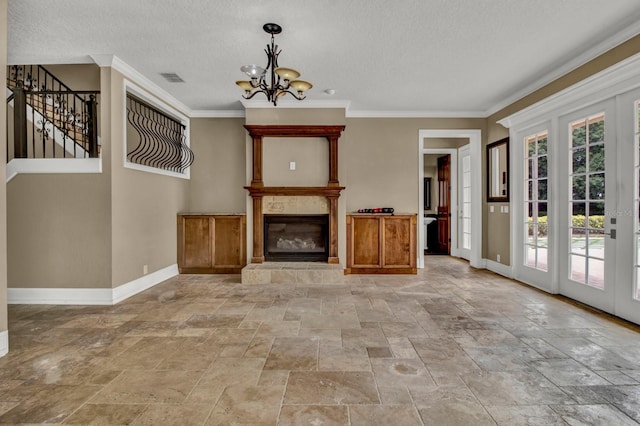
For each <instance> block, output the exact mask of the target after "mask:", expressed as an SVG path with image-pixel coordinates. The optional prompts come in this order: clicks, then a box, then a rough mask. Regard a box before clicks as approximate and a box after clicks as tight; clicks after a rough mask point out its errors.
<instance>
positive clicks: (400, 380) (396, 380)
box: [371, 358, 435, 386]
mask: <svg viewBox="0 0 640 426" xmlns="http://www.w3.org/2000/svg"><path fill="white" fill-rule="evenodd" d="M371 367H372V368H373V373H374V375H375V379H376V383H378V384H379V385H381V386H398V385H403V386H433V385H435V382H434V381H433V378H432V377H431V375H430V374H429V372H428V371H427V369H426V368H425V366H424V364H423V363H422V361H420V360H417V359H398V358H392V359H386V358H371Z"/></svg>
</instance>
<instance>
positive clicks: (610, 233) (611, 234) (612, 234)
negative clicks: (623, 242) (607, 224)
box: [604, 229, 616, 240]
mask: <svg viewBox="0 0 640 426" xmlns="http://www.w3.org/2000/svg"><path fill="white" fill-rule="evenodd" d="M604 235H608V236H610V237H611V239H612V240H615V239H616V230H615V229H612V230H611V232H605V233H604Z"/></svg>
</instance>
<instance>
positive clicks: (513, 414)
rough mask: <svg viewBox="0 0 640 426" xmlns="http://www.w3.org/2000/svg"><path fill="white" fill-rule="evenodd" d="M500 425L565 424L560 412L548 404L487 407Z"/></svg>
mask: <svg viewBox="0 0 640 426" xmlns="http://www.w3.org/2000/svg"><path fill="white" fill-rule="evenodd" d="M485 408H486V409H487V411H488V412H489V414H491V417H493V419H494V420H495V421H496V423H498V425H499V426H513V425H530V426H564V425H566V423H565V422H564V420H562V417H561V416H560V414H558V413H556V412H555V411H553V410H552V409H551V408H550V407H549V406H547V405H525V406H513V405H511V406H509V405H505V406H499V405H498V406H492V405H490V406H487V407H485Z"/></svg>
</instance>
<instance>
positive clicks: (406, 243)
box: [382, 216, 413, 268]
mask: <svg viewBox="0 0 640 426" xmlns="http://www.w3.org/2000/svg"><path fill="white" fill-rule="evenodd" d="M411 226H412V225H411V220H410V218H409V217H393V216H388V217H384V218H383V228H382V232H383V234H382V235H383V250H382V253H383V256H384V258H383V262H382V266H384V267H386V268H394V267H396V268H407V267H411V265H412V262H411V260H412V252H413V250H412V244H413V242H412V240H413V239H412V235H413V233H412V232H411V231H412V229H411Z"/></svg>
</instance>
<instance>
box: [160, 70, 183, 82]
mask: <svg viewBox="0 0 640 426" xmlns="http://www.w3.org/2000/svg"><path fill="white" fill-rule="evenodd" d="M160 75H161V76H163V77H164V79H165V80H167V81H168V82H169V83H184V80H183V79H182V77H180V76H179V75H178V74H176V73H175V72H161V73H160Z"/></svg>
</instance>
